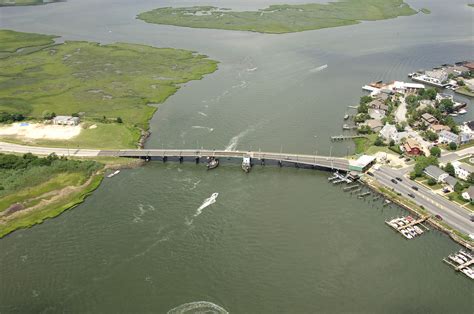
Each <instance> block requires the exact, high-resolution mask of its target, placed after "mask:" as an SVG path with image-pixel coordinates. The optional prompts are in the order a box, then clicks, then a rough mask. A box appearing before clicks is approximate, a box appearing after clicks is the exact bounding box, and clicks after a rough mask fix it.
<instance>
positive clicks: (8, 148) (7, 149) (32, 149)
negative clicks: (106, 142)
mask: <svg viewBox="0 0 474 314" xmlns="http://www.w3.org/2000/svg"><path fill="white" fill-rule="evenodd" d="M0 152H2V153H20V154H26V153H32V154H36V155H49V154H52V153H55V154H56V155H58V156H63V155H64V156H75V157H94V156H98V155H99V153H100V150H95V149H74V148H71V149H67V148H53V147H36V146H26V145H18V144H10V143H5V142H0Z"/></svg>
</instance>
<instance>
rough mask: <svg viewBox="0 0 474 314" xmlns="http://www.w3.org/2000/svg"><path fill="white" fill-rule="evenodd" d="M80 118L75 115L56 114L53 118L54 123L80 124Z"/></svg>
mask: <svg viewBox="0 0 474 314" xmlns="http://www.w3.org/2000/svg"><path fill="white" fill-rule="evenodd" d="M79 122H80V119H79V118H78V117H73V116H56V117H54V118H53V124H56V125H78V124H79Z"/></svg>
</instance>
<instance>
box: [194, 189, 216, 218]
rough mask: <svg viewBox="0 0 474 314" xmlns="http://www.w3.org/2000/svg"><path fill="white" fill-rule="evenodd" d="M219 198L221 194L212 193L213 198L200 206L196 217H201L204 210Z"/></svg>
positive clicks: (207, 199)
mask: <svg viewBox="0 0 474 314" xmlns="http://www.w3.org/2000/svg"><path fill="white" fill-rule="evenodd" d="M218 196H219V193H212V195H211V197H209V198H206V199H205V200H204V202H203V203H202V204H201V206H199V208H198V209H197V210H196V213H195V214H194V217H197V216H199V215H201V213H202V210H203V209H204V208H206V207H208V206H210V205H212V204H214V203H215V202H216V199H217V197H218Z"/></svg>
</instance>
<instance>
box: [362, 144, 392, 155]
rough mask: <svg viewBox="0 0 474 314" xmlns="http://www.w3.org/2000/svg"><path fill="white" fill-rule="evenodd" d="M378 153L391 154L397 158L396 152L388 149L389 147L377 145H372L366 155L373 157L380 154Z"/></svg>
mask: <svg viewBox="0 0 474 314" xmlns="http://www.w3.org/2000/svg"><path fill="white" fill-rule="evenodd" d="M378 152H383V153H387V154H391V155H394V156H396V154H395V152H393V151H392V150H390V149H389V148H388V146H375V145H372V146H370V147H369V148H368V149H367V150H366V151H365V153H366V154H367V155H373V154H375V153H378Z"/></svg>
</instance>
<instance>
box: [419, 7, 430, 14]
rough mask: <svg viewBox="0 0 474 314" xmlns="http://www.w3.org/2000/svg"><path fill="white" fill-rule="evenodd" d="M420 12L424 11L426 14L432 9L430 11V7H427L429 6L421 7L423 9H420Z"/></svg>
mask: <svg viewBox="0 0 474 314" xmlns="http://www.w3.org/2000/svg"><path fill="white" fill-rule="evenodd" d="M420 12H422V13H424V14H430V13H431V11H430V10H429V9H427V8H421V9H420Z"/></svg>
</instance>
